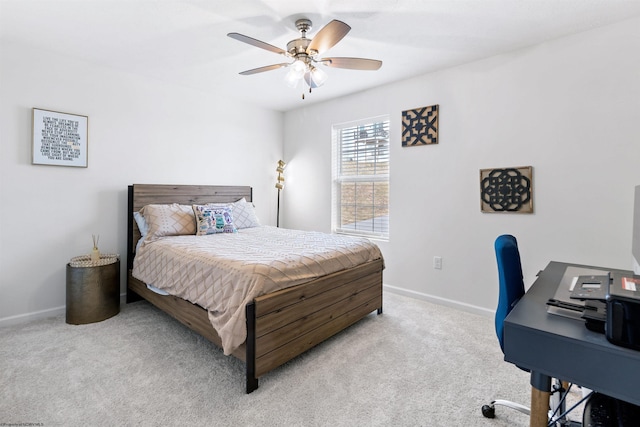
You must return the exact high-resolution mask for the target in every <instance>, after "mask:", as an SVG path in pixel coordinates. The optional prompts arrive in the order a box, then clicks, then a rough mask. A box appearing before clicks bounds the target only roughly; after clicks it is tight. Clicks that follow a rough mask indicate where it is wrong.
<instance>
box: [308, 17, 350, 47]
mask: <svg viewBox="0 0 640 427" xmlns="http://www.w3.org/2000/svg"><path fill="white" fill-rule="evenodd" d="M349 31H351V27H350V26H348V25H347V24H345V23H344V22H342V21H338V20H337V19H334V20H333V21H331V22H329V23H328V24H327V25H325V26H324V27H322V28H321V29H320V31H318V32H317V33H316V35H315V36H314V37H313V40H311V43H309V46H308V47H307V53H308V52H310V51H312V50H315V51H316V52H318V53H322V52H324V51H326V50H328V49H331V48H332V47H333V46H335V44H336V43H338V42H339V41H340V40H342V39H343V38H344V36H346V35H347V33H348V32H349Z"/></svg>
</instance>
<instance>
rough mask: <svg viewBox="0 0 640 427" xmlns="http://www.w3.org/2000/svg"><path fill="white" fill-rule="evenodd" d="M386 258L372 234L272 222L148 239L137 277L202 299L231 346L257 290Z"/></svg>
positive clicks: (241, 336) (237, 341)
mask: <svg viewBox="0 0 640 427" xmlns="http://www.w3.org/2000/svg"><path fill="white" fill-rule="evenodd" d="M380 258H382V254H381V252H380V249H379V248H378V247H377V246H376V245H375V244H373V243H371V242H370V241H369V240H367V239H364V238H354V237H348V236H341V235H335V234H327V233H320V232H311V231H299V230H288V229H283V228H276V227H271V226H262V227H255V228H245V229H242V230H239V231H238V232H237V233H221V234H212V235H207V236H192V235H189V236H171V237H162V238H160V239H159V240H157V241H154V242H149V243H144V244H143V245H141V247H140V248H139V250H138V252H137V254H136V257H135V259H134V262H133V277H135V278H137V279H139V280H142V281H143V282H145V283H147V284H152V285H153V286H155V287H157V288H159V289H162V290H165V291H167V292H168V293H170V294H172V295H176V296H179V297H181V298H183V299H186V300H188V301H191V302H193V303H195V304H198V305H200V306H201V307H204V308H206V309H207V311H208V312H209V320H210V321H211V324H212V325H213V327H214V328H215V330H216V331H217V332H218V335H220V338H221V339H222V346H223V350H224V353H225V354H231V353H232V352H233V350H235V349H236V348H237V347H238V346H240V345H241V344H242V343H243V342H244V341H245V339H246V318H245V306H246V304H248V303H249V302H251V301H252V300H253V299H254V298H255V297H257V296H260V295H264V294H267V293H270V292H273V291H276V290H278V289H282V288H286V287H290V286H295V285H299V284H301V283H305V282H309V281H311V280H313V279H315V278H317V277H321V276H324V275H327V274H330V273H334V272H337V271H341V270H345V269H348V268H351V267H355V266H356V265H359V264H363V263H366V262H369V261H372V260H375V259H380Z"/></svg>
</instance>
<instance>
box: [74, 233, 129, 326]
mask: <svg viewBox="0 0 640 427" xmlns="http://www.w3.org/2000/svg"><path fill="white" fill-rule="evenodd" d="M96 243H97V242H96ZM93 258H94V257H92V255H82V256H78V257H75V258H72V259H71V261H70V262H69V263H68V264H67V323H70V324H73V325H82V324H85V323H94V322H100V321H102V320H105V319H108V318H110V317H113V316H115V315H116V314H118V313H119V312H120V257H119V255H117V254H101V255H100V256H99V259H98V260H94V259H93Z"/></svg>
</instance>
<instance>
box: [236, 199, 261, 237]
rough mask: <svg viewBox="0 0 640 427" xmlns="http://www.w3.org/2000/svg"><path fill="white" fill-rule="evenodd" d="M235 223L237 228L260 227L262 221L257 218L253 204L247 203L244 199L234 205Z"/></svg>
mask: <svg viewBox="0 0 640 427" xmlns="http://www.w3.org/2000/svg"><path fill="white" fill-rule="evenodd" d="M232 208H233V223H234V224H235V226H236V228H238V229H241V228H251V227H260V221H259V220H258V217H257V216H256V211H255V208H254V207H253V204H252V203H249V202H247V200H246V199H245V198H244V197H243V198H242V199H240V200H238V201H237V202H235V203H233V205H232Z"/></svg>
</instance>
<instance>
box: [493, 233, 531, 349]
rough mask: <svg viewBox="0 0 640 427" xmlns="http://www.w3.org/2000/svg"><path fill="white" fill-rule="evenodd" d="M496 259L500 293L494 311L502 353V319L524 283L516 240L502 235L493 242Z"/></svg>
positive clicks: (522, 288)
mask: <svg viewBox="0 0 640 427" xmlns="http://www.w3.org/2000/svg"><path fill="white" fill-rule="evenodd" d="M494 246H495V250H496V259H497V261H498V280H499V283H500V292H499V294H498V308H497V309H496V318H495V322H496V335H498V341H499V342H500V348H501V349H502V350H503V351H504V344H503V338H504V337H503V332H504V326H503V324H504V319H505V317H507V315H508V314H509V312H510V311H511V309H512V308H513V307H514V306H515V305H516V303H517V302H518V300H519V299H520V298H522V296H523V295H524V281H523V278H522V264H521V262H520V252H519V251H518V242H517V241H516V238H515V237H513V236H511V235H509V234H503V235H502V236H499V237H498V238H497V239H496V241H495V245H494Z"/></svg>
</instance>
